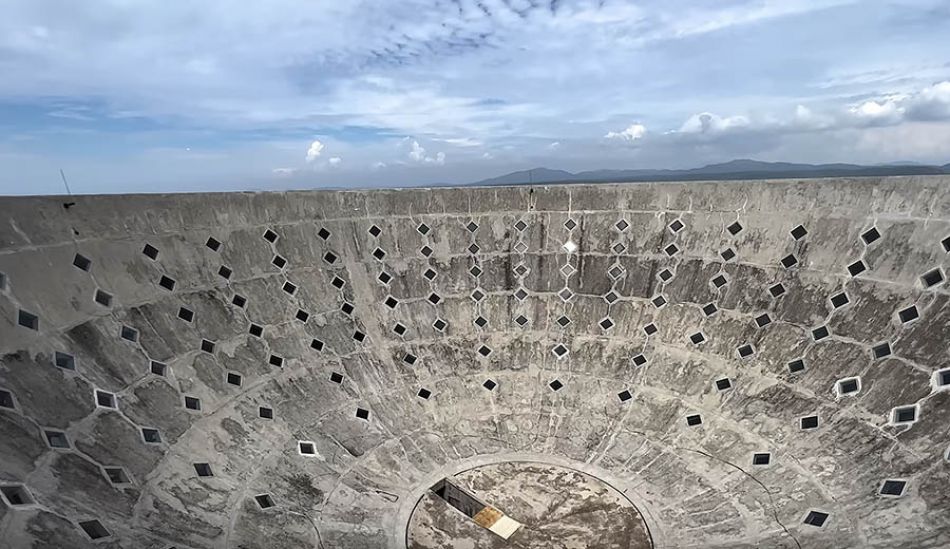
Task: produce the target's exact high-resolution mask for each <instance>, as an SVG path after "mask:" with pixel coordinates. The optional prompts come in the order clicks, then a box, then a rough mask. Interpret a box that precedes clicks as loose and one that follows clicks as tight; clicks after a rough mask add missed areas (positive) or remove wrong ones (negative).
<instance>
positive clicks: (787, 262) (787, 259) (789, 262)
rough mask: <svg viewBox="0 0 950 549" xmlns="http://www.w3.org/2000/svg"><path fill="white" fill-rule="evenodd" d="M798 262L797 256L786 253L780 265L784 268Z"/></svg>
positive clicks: (789, 267)
mask: <svg viewBox="0 0 950 549" xmlns="http://www.w3.org/2000/svg"><path fill="white" fill-rule="evenodd" d="M797 264H798V258H797V257H795V254H788V255H787V256H785V257H783V258H782V266H783V267H785V268H786V269H791V268H792V267H794V266H795V265H797Z"/></svg>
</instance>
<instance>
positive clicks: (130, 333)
mask: <svg viewBox="0 0 950 549" xmlns="http://www.w3.org/2000/svg"><path fill="white" fill-rule="evenodd" d="M119 337H121V338H122V339H124V340H126V341H131V342H133V343H135V342H136V341H138V340H139V331H138V330H136V329H135V328H132V327H131V326H122V329H120V330H119Z"/></svg>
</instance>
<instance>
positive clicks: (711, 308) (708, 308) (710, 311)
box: [703, 303, 719, 316]
mask: <svg viewBox="0 0 950 549" xmlns="http://www.w3.org/2000/svg"><path fill="white" fill-rule="evenodd" d="M717 311H719V307H716V304H715V303H707V304H705V305H703V314H704V315H706V316H712V315H714V314H716V312H717Z"/></svg>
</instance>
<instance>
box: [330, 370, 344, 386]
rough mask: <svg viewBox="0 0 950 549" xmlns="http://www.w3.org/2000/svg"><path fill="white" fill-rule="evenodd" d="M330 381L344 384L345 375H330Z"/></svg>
mask: <svg viewBox="0 0 950 549" xmlns="http://www.w3.org/2000/svg"><path fill="white" fill-rule="evenodd" d="M330 381H332V382H333V383H343V374H340V373H337V372H331V373H330Z"/></svg>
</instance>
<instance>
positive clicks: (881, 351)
mask: <svg viewBox="0 0 950 549" xmlns="http://www.w3.org/2000/svg"><path fill="white" fill-rule="evenodd" d="M871 351H872V352H873V353H874V358H884V357H886V356H890V354H891V344H890V343H888V342H886V341H885V342H884V343H878V344H877V345H875V346H874V347H872V348H871Z"/></svg>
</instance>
